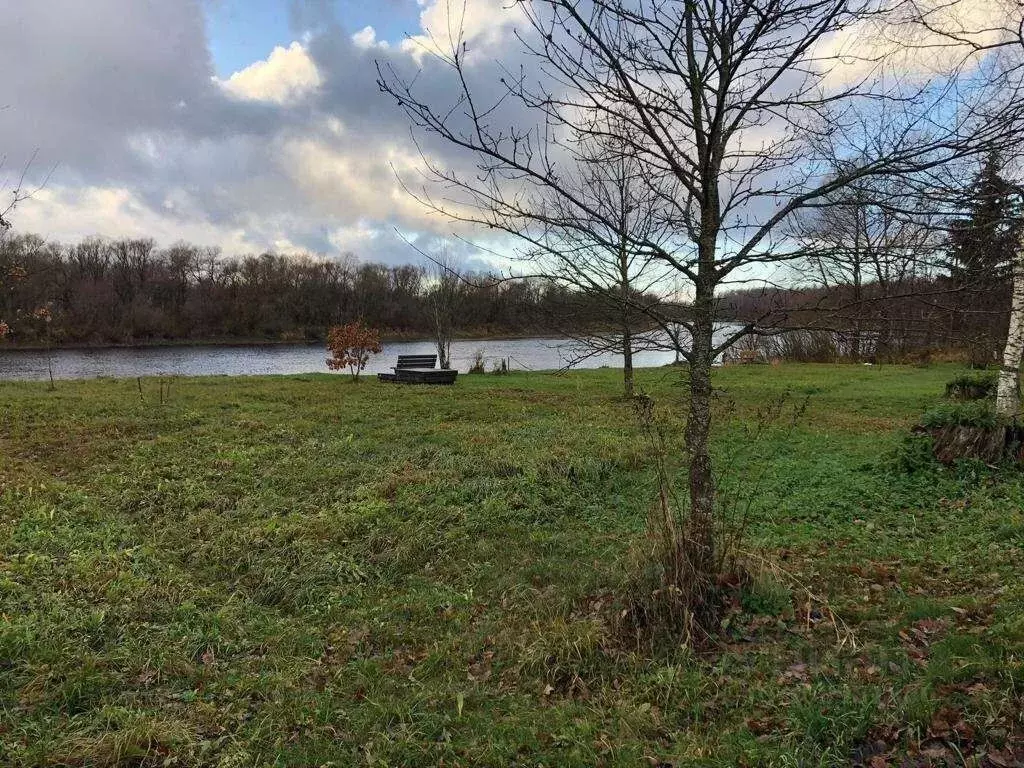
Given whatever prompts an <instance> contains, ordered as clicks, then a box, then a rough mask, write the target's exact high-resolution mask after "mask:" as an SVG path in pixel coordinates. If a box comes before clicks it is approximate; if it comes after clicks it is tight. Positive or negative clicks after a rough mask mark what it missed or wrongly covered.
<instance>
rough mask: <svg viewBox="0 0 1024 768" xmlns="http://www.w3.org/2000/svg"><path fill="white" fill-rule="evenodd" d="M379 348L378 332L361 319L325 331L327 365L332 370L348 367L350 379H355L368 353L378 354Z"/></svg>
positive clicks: (366, 359) (363, 365)
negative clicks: (328, 353)
mask: <svg viewBox="0 0 1024 768" xmlns="http://www.w3.org/2000/svg"><path fill="white" fill-rule="evenodd" d="M381 349H382V347H381V343H380V334H379V333H378V332H377V331H376V330H374V329H373V328H369V327H367V326H365V325H363V323H362V321H361V320H357V321H356V322H354V323H349V324H348V325H336V326H334V327H333V328H331V330H330V331H328V333H327V350H328V351H329V352H330V353H331V357H329V358H328V359H327V367H328V368H330V369H331V370H332V371H339V370H342V369H344V368H348V371H349V373H350V374H351V375H352V380H353V381H357V380H358V379H359V374H360V373H362V370H363V368H365V367H366V363H367V362H368V361H369V359H370V355H376V354H378V353H379V352H380V351H381Z"/></svg>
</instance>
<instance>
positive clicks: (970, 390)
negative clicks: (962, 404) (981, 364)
mask: <svg viewBox="0 0 1024 768" xmlns="http://www.w3.org/2000/svg"><path fill="white" fill-rule="evenodd" d="M996 385H997V378H996V374H995V373H994V372H992V371H981V372H974V373H964V374H961V375H960V376H957V377H956V378H955V379H953V380H952V381H950V382H949V383H948V384H946V397H948V398H950V399H951V400H984V399H985V398H988V397H995V393H996Z"/></svg>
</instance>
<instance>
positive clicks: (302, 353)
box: [0, 338, 675, 381]
mask: <svg viewBox="0 0 1024 768" xmlns="http://www.w3.org/2000/svg"><path fill="white" fill-rule="evenodd" d="M434 352H435V349H434V346H433V344H432V343H431V342H430V341H409V342H392V343H389V344H385V345H384V351H383V352H381V353H380V354H379V355H375V356H373V357H372V358H371V359H370V362H369V364H368V365H367V367H366V372H367V373H371V374H372V373H379V372H382V371H389V370H390V369H391V367H392V366H393V365H394V364H395V358H396V357H397V356H398V355H411V354H432V353H434ZM478 352H480V353H482V354H483V356H484V361H485V363H486V367H487V369H488V370H491V369H493V368H494V367H496V366H498V365H500V364H501V361H502V360H503V359H504V360H506V361H507V362H508V364H509V365H510V367H511V368H512V369H513V370H553V369H558V368H564V367H566V366H568V365H569V364H570V363H573V362H575V365H574V366H573V367H577V368H600V367H601V366H621V365H622V357H621V356H619V355H613V354H601V355H595V356H592V357H589V358H586V359H584V360H581V361H577V358H578V357H579V349H578V347H577V345H576V344H575V343H574V342H573V341H571V340H569V339H538V338H530V339H485V340H464V341H456V342H453V343H452V365H453V367H455V368H458V369H459V370H460V371H462V372H463V373H465V372H466V371H467V370H469V367H470V365H472V363H473V360H474V358H475V357H476V355H477V353H478ZM47 357H48V356H47V353H46V352H45V351H39V350H15V349H6V350H5V349H0V379H17V380H25V381H37V380H43V379H46V378H47V377H48V375H49V374H48V365H47ZM49 358H50V361H51V362H52V365H53V376H54V378H56V379H91V378H95V377H98V376H108V377H113V378H134V377H136V376H216V375H225V376H250V375H264V374H294V373H311V372H316V371H319V372H324V373H325V372H327V366H326V363H325V361H326V359H327V351H326V350H325V349H324V347H323V346H322V345H319V344H272V345H247V346H234V345H202V346H199V345H197V346H168V347H112V348H103V349H54V350H53V351H52V352H51V353H50V355H49ZM674 359H675V355H674V353H672V352H668V351H660V350H659V351H647V352H639V353H637V354H636V355H635V356H634V365H635V366H636V367H655V366H661V365H665V364H666V363H671V362H672V361H673V360H674Z"/></svg>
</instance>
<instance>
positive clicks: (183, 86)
mask: <svg viewBox="0 0 1024 768" xmlns="http://www.w3.org/2000/svg"><path fill="white" fill-rule="evenodd" d="M447 4H448V3H447V0H89V2H84V1H83V0H31V1H29V0H0V14H2V18H4V23H3V25H0V71H3V72H5V73H6V75H5V78H4V80H5V83H4V88H3V89H2V91H0V93H2V94H3V95H2V96H0V106H2V107H3V109H0V154H2V155H3V156H4V167H3V171H2V173H0V185H3V186H2V187H0V190H2V191H3V193H4V194H9V193H10V191H11V189H12V188H13V186H15V185H16V183H17V181H18V179H19V178H20V177H21V174H22V173H23V172H24V171H25V169H26V167H27V168H28V172H27V175H26V184H25V187H26V188H28V189H32V190H34V194H33V195H32V197H31V199H29V200H27V201H25V202H23V203H21V204H20V205H19V207H18V209H17V210H16V211H15V212H14V214H13V215H12V216H11V217H10V218H11V220H12V223H13V225H14V228H15V231H17V232H33V233H36V234H39V235H41V236H43V237H46V238H48V239H52V240H58V241H62V242H69V241H74V240H77V239H79V238H83V237H87V236H92V235H99V236H104V237H122V236H131V237H136V236H145V237H152V238H154V239H156V241H157V242H158V243H159V244H161V245H170V244H171V243H173V242H176V241H178V240H186V241H189V242H194V243H197V244H201V245H213V246H219V247H221V248H222V250H223V251H224V253H225V254H228V255H240V254H244V253H249V252H256V251H262V250H276V251H279V252H285V253H290V252H312V253H317V254H323V255H326V256H331V257H337V256H340V255H342V254H349V253H350V254H354V255H356V256H357V257H359V258H361V259H363V260H366V261H380V262H384V263H390V264H395V263H408V262H415V261H420V260H421V257H420V256H419V255H418V254H417V253H416V251H415V250H414V249H413V248H412V247H411V246H410V245H409V244H408V242H406V240H412V241H414V242H416V243H417V244H418V247H421V248H424V249H427V250H431V251H437V250H440V249H444V248H455V249H457V248H463V249H465V248H467V247H468V246H466V245H465V244H463V243H462V242H461V241H459V240H456V239H452V238H451V237H450V235H451V234H452V231H453V226H452V224H451V223H450V222H447V221H444V220H442V219H440V217H438V216H437V215H436V214H431V213H430V212H429V211H427V210H426V209H424V208H423V206H422V205H420V204H419V203H417V202H416V201H415V200H414V199H413V198H412V197H411V196H409V195H408V194H407V192H406V191H405V190H404V189H403V187H402V184H401V183H400V182H399V176H401V177H402V178H403V179H406V180H407V179H408V178H409V177H417V178H418V174H419V172H420V170H421V167H422V166H421V159H420V156H419V154H418V151H417V149H416V147H415V145H414V144H413V142H412V140H411V138H410V133H409V126H408V123H407V121H406V117H405V116H404V114H403V113H402V112H401V111H400V110H399V109H398V108H397V107H396V106H395V104H394V103H393V102H391V101H390V100H389V99H387V98H386V97H385V96H384V95H382V94H381V93H380V92H379V89H378V87H377V85H376V69H375V62H377V61H381V62H384V63H388V64H392V65H394V66H396V67H397V68H399V69H400V70H402V71H403V72H408V73H414V72H415V71H417V69H418V68H420V67H421V66H422V67H423V69H424V72H425V73H426V75H427V76H428V77H429V76H430V64H429V62H426V63H425V64H424V62H423V57H422V52H421V51H420V50H419V49H418V48H417V46H416V45H415V44H413V43H412V42H410V40H409V39H408V38H410V37H415V36H422V35H424V34H427V33H429V32H431V31H433V30H434V27H435V26H440V27H444V26H445V23H444V9H443V7H447ZM505 5H506V4H505V3H504V2H503V0H469V1H468V3H467V6H466V29H467V34H468V39H469V42H470V44H472V45H478V46H479V47H480V48H481V49H483V48H488V47H490V48H493V49H494V53H495V55H496V56H497V55H498V53H499V51H498V49H500V48H501V46H502V45H503V44H504V41H505V40H507V38H508V35H503V34H497V33H498V32H501V31H503V30H507V29H509V27H508V24H507V21H508V18H507V17H508V12H507V10H505V8H504V6H505ZM441 33H442V34H443V30H441ZM442 151H444V150H442ZM445 160H446V162H447V159H445ZM453 161H455V162H457V159H455V158H453ZM44 181H45V185H43V186H42V188H39V189H36V187H38V186H39V185H40V184H42V183H43V182H44ZM399 232H400V233H401V236H400V235H399V234H398V233H399ZM403 238H404V239H403Z"/></svg>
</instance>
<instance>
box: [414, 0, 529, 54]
mask: <svg viewBox="0 0 1024 768" xmlns="http://www.w3.org/2000/svg"><path fill="white" fill-rule="evenodd" d="M420 5H421V6H422V7H423V10H422V11H421V12H420V29H421V30H422V32H421V33H420V34H418V35H413V36H412V37H409V38H407V39H405V40H403V41H402V45H401V49H402V51H403V52H405V53H408V54H410V55H412V56H413V57H415V58H417V59H420V58H422V57H423V55H424V54H426V53H437V54H440V55H442V56H451V55H452V52H453V51H454V48H455V46H456V45H457V44H458V43H459V42H460V41H461V42H462V43H465V44H466V46H467V48H468V49H469V53H470V56H471V57H472V56H474V55H475V54H478V53H479V52H480V51H482V50H489V49H492V48H494V47H496V46H498V45H500V44H501V43H502V42H503V41H504V40H505V39H506V37H507V35H508V33H509V31H510V29H511V27H512V25H513V23H514V22H515V21H517V20H521V19H522V18H523V17H522V15H521V14H522V11H521V9H520V6H519V4H518V3H515V4H511V5H510V4H509V3H508V2H507V0H420Z"/></svg>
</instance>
